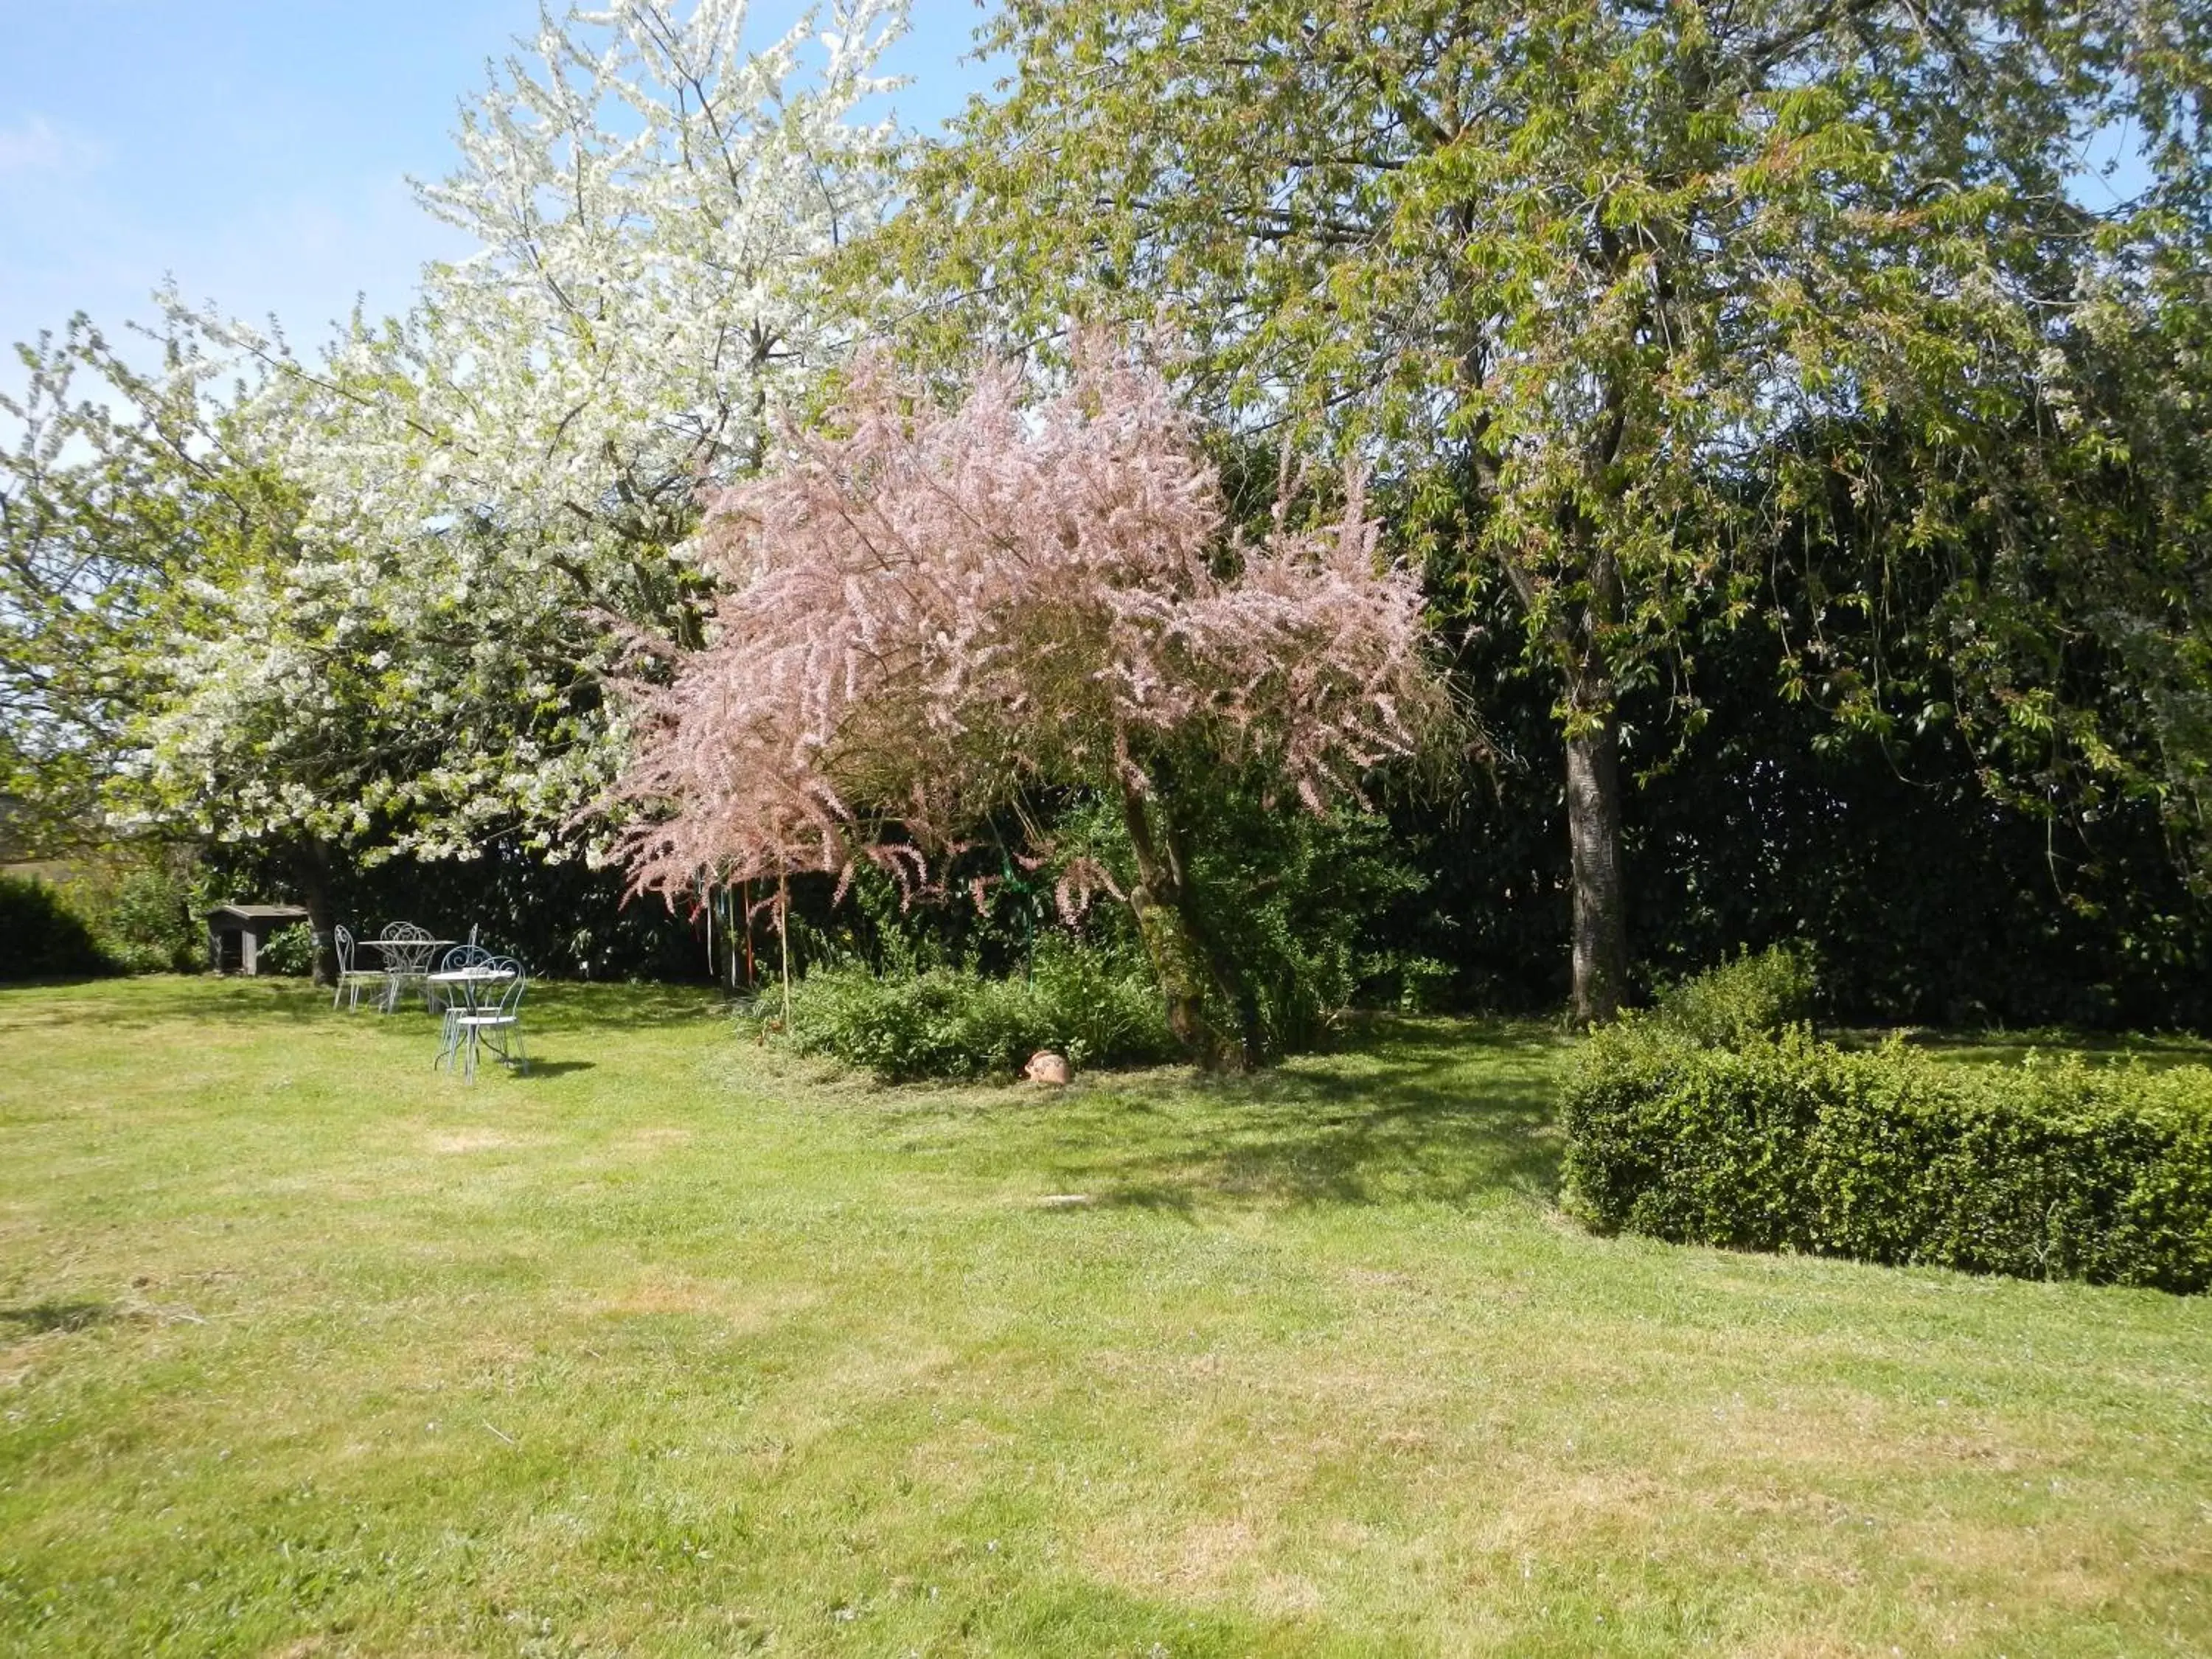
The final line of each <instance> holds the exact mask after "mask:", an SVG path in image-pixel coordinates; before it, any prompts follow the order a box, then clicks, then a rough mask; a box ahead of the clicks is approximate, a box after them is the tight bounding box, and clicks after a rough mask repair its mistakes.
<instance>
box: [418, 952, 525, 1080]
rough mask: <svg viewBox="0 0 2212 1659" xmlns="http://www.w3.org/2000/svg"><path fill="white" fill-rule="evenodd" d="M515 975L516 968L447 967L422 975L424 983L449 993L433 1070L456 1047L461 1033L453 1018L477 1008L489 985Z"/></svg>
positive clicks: (499, 983) (496, 984)
mask: <svg viewBox="0 0 2212 1659" xmlns="http://www.w3.org/2000/svg"><path fill="white" fill-rule="evenodd" d="M513 977H514V969H512V968H448V969H446V970H445V971H443V972H442V973H436V974H425V975H423V976H422V978H423V981H424V983H426V984H429V985H435V986H436V987H438V988H439V989H440V990H441V991H444V992H446V993H447V1000H446V1033H445V1038H444V1041H443V1042H442V1044H441V1047H440V1048H439V1049H438V1058H437V1059H436V1060H432V1061H431V1062H430V1068H431V1069H432V1070H433V1071H435V1070H436V1069H437V1068H438V1067H439V1066H441V1065H443V1064H444V1063H445V1060H446V1057H447V1055H448V1054H452V1053H453V1049H454V1048H455V1047H456V1044H455V1042H454V1038H455V1037H456V1036H458V1035H459V1031H460V1027H459V1025H458V1024H455V1022H454V1020H453V1016H454V1015H455V1014H457V1013H467V1014H473V1013H474V1012H476V1011H477V994H478V993H479V992H481V991H483V989H484V988H485V987H489V986H500V985H505V984H506V983H507V981H509V980H511V979H513Z"/></svg>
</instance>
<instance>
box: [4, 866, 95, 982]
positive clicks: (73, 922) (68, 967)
mask: <svg viewBox="0 0 2212 1659" xmlns="http://www.w3.org/2000/svg"><path fill="white" fill-rule="evenodd" d="M114 971H115V964H114V963H112V961H110V960H109V958H108V955H107V953H106V951H103V950H101V949H100V941H99V940H98V939H95V938H94V936H93V932H92V929H91V928H90V927H88V926H86V924H85V921H84V919H83V918H82V917H81V916H79V915H77V914H76V912H75V911H74V910H72V909H70V907H69V905H68V903H67V902H66V901H65V900H64V898H63V896H62V895H61V893H60V892H59V891H58V890H56V889H54V888H52V887H49V886H48V885H47V884H46V883H45V882H42V881H38V880H35V879H33V878H27V877H21V876H0V980H19V979H46V978H62V977H70V976H74V975H80V974H112V973H113V972H114Z"/></svg>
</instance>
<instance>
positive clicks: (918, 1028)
mask: <svg viewBox="0 0 2212 1659" xmlns="http://www.w3.org/2000/svg"><path fill="white" fill-rule="evenodd" d="M788 1036H789V1040H790V1042H791V1043H792V1044H793V1047H795V1048H798V1049H799V1051H800V1052H801V1053H803V1054H828V1055H830V1056H832V1057H834V1058H836V1059H837V1060H842V1061H843V1062H844V1063H845V1064H846V1065H848V1066H858V1067H860V1068H861V1069H864V1070H866V1071H869V1072H872V1073H875V1075H876V1076H878V1078H881V1079H884V1081H886V1082H892V1083H904V1082H911V1081H914V1080H916V1079H924V1078H972V1077H981V1076H985V1075H987V1074H992V1073H997V1074H1000V1075H1008V1074H1011V1073H1014V1072H1017V1071H1018V1070H1020V1068H1021V1066H1023V1064H1024V1062H1025V1061H1027V1060H1028V1059H1029V1057H1030V1055H1031V1054H1035V1053H1036V1051H1037V1050H1038V1049H1040V1048H1051V1049H1055V1050H1057V1051H1058V1052H1060V1053H1061V1054H1066V1056H1067V1057H1068V1059H1069V1060H1071V1061H1072V1062H1073V1063H1074V1064H1075V1065H1077V1066H1117V1065H1119V1066H1126V1065H1141V1064H1145V1063H1148V1062H1152V1061H1156V1060H1165V1059H1167V1058H1169V1057H1170V1056H1171V1055H1172V1054H1174V1053H1175V1042H1174V1040H1173V1039H1172V1038H1171V1037H1170V1036H1169V1033H1168V1029H1167V1022H1166V1020H1165V1018H1164V1015H1163V1013H1162V1010H1161V1006H1160V995H1159V992H1158V989H1157V988H1156V987H1154V986H1153V984H1152V978H1151V975H1149V974H1147V973H1146V971H1145V969H1144V968H1143V966H1142V965H1141V964H1140V963H1137V962H1136V961H1134V960H1133V958H1131V957H1127V956H1124V955H1121V954H1120V953H1109V952H1105V951H1086V950H1083V949H1079V948H1077V947H1075V946H1073V945H1061V944H1060V943H1058V942H1057V941H1050V940H1048V941H1042V942H1040V944H1039V945H1038V947H1037V951H1036V961H1035V963H1034V964H1033V967H1032V969H1031V972H1030V975H1028V976H1027V977H1026V978H1007V979H992V978H987V977H985V976H984V975H981V974H977V973H975V972H974V971H973V970H971V969H959V968H930V969H922V970H921V971H915V972H902V973H901V972H893V973H884V974H878V973H876V972H874V971H872V970H871V969H868V968H866V967H864V966H860V965H858V964H851V965H842V966H830V967H823V968H817V969H814V970H813V971H812V972H811V973H810V974H808V975H807V976H806V977H805V979H803V980H801V981H799V982H798V983H797V984H796V985H794V986H793V987H792V1000H791V1029H790V1031H789V1033H788Z"/></svg>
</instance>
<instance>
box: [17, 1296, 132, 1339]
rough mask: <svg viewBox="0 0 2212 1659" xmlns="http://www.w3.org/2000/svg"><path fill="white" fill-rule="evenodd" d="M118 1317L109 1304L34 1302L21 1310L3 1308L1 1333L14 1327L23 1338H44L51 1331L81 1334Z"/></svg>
mask: <svg viewBox="0 0 2212 1659" xmlns="http://www.w3.org/2000/svg"><path fill="white" fill-rule="evenodd" d="M115 1317H116V1308H115V1306H114V1304H112V1303H108V1302H33V1303H29V1304H26V1305H24V1306H22V1307H20V1308H0V1330H4V1328H7V1327H9V1326H13V1327H15V1329H16V1330H17V1331H18V1332H20V1333H21V1334H27V1335H32V1336H44V1335H45V1334H47V1333H48V1332H50V1331H82V1330H85V1329H88V1328H90V1327H92V1326H94V1325H104V1324H106V1322H108V1321H109V1320H111V1319H113V1318H115Z"/></svg>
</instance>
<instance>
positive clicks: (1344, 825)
mask: <svg viewBox="0 0 2212 1659" xmlns="http://www.w3.org/2000/svg"><path fill="white" fill-rule="evenodd" d="M1177 804H1178V807H1179V808H1180V810H1182V811H1183V812H1185V813H1186V814H1187V815H1188V817H1190V818H1191V819H1194V820H1195V821H1196V822H1197V823H1199V824H1200V826H1202V828H1201V831H1200V834H1198V835H1196V836H1193V842H1194V848H1195V849H1196V850H1195V851H1194V855H1193V857H1192V860H1191V869H1192V875H1193V885H1194V891H1195V895H1196V906H1195V908H1196V912H1197V922H1198V926H1199V929H1200V934H1201V937H1202V938H1203V939H1204V940H1205V942H1206V946H1207V948H1208V950H1209V951H1212V953H1213V955H1214V957H1215V958H1216V960H1217V962H1218V963H1219V964H1220V966H1221V969H1222V977H1223V980H1224V981H1225V985H1226V987H1227V989H1228V992H1229V994H1230V995H1231V997H1232V998H1233V999H1235V1000H1236V1002H1237V1007H1236V1008H1235V1010H1234V1011H1233V1013H1234V1019H1235V1025H1236V1027H1237V1028H1241V1029H1243V1030H1245V1031H1246V1032H1247V1033H1248V1036H1256V1038H1257V1041H1256V1042H1255V1043H1252V1044H1251V1045H1250V1046H1252V1047H1253V1048H1255V1051H1256V1052H1257V1054H1259V1055H1260V1056H1261V1057H1262V1058H1268V1059H1272V1058H1274V1057H1277V1056H1279V1055H1282V1054H1295V1053H1297V1052H1298V1051H1300V1050H1302V1049H1309V1048H1316V1047H1318V1046H1320V1045H1322V1043H1324V1042H1326V1041H1327V1040H1328V1036H1329V1035H1330V1034H1331V1032H1332V1031H1333V1030H1334V1029H1335V1026H1336V1024H1337V1022H1338V1019H1339V1018H1340V1016H1341V1015H1342V1013H1343V1012H1344V1011H1345V1010H1346V1008H1348V1007H1350V1006H1352V1004H1353V1003H1355V1002H1356V1001H1358V1000H1362V998H1363V996H1365V997H1370V998H1372V999H1373V1000H1380V1001H1383V1002H1387V1003H1390V1004H1396V1005H1401V1006H1402V1005H1404V1004H1405V1003H1406V1002H1407V999H1408V998H1409V997H1410V998H1412V999H1413V1000H1415V1001H1416V1002H1418V1000H1419V999H1420V998H1421V997H1423V996H1425V995H1428V994H1432V992H1433V987H1434V981H1435V973H1434V970H1433V969H1432V967H1431V965H1430V964H1428V963H1426V961H1425V958H1420V957H1412V956H1408V955H1407V954H1406V953H1404V952H1401V951H1399V950H1397V949H1395V947H1393V946H1392V945H1389V943H1388V942H1386V941H1378V940H1376V939H1373V938H1372V937H1371V936H1370V927H1371V921H1372V919H1373V918H1374V917H1375V916H1376V915H1377V914H1379V913H1380V912H1382V911H1383V909H1384V908H1386V907H1387V906H1388V905H1389V903H1390V902H1392V901H1394V900H1395V899H1398V898H1401V897H1403V896H1409V895H1412V894H1414V893H1418V892H1419V890H1420V888H1421V886H1422V882H1421V878H1420V877H1419V874H1418V873H1417V872H1414V871H1413V869H1412V868H1411V867H1410V866H1408V865H1407V862H1406V860H1405V857H1404V855H1403V854H1402V852H1401V850H1400V849H1399V848H1397V847H1395V845H1393V843H1392V842H1391V840H1390V836H1389V824H1388V823H1387V822H1386V821H1385V820H1384V819H1383V818H1380V817H1376V815H1375V814H1373V813H1371V812H1363V811H1357V810H1355V809H1352V808H1350V807H1338V808H1336V809H1334V810H1333V811H1330V812H1329V813H1328V815H1327V816H1325V817H1315V816H1314V815H1313V814H1311V813H1310V812H1304V811H1297V810H1296V809H1294V808H1291V807H1288V806H1286V805H1285V804H1284V803H1281V802H1279V801H1271V800H1269V799H1267V797H1266V796H1265V795H1263V794H1261V793H1259V792H1257V791H1255V790H1252V789H1249V788H1244V787H1207V788H1205V789H1204V790H1202V791H1200V790H1189V789H1187V790H1186V791H1184V792H1183V793H1182V795H1181V796H1180V797H1179V799H1178V803H1177Z"/></svg>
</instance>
